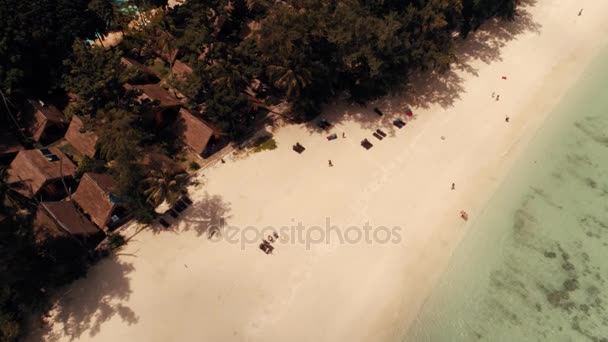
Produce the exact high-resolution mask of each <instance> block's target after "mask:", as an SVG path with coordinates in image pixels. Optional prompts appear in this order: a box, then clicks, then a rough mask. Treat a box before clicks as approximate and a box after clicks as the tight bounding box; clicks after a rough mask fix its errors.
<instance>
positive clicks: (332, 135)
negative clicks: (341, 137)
mask: <svg viewBox="0 0 608 342" xmlns="http://www.w3.org/2000/svg"><path fill="white" fill-rule="evenodd" d="M335 139H338V135H337V134H336V133H333V134H330V135H328V136H327V140H329V141H331V140H335Z"/></svg>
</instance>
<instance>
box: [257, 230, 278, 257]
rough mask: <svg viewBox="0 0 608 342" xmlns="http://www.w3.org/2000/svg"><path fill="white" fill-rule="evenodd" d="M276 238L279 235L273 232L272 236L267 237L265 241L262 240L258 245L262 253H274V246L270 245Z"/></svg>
mask: <svg viewBox="0 0 608 342" xmlns="http://www.w3.org/2000/svg"><path fill="white" fill-rule="evenodd" d="M278 238H279V234H278V233H277V232H274V233H272V235H268V238H267V239H264V240H262V243H260V246H259V247H260V249H261V250H262V252H264V253H266V254H272V251H274V246H273V245H272V243H274V242H275V241H276V240H277V239H278Z"/></svg>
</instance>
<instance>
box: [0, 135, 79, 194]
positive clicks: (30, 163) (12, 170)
mask: <svg viewBox="0 0 608 342" xmlns="http://www.w3.org/2000/svg"><path fill="white" fill-rule="evenodd" d="M48 150H49V152H50V153H52V154H53V155H55V156H56V157H57V160H49V158H47V157H46V156H45V155H44V154H43V153H42V151H41V150H24V151H20V152H19V153H18V154H17V156H16V157H15V159H14V160H13V162H12V163H11V164H10V165H9V168H8V179H7V181H8V183H9V184H12V183H18V182H21V184H22V185H23V186H22V187H21V188H19V189H18V191H20V192H21V193H22V194H23V195H25V196H28V197H30V196H31V195H32V192H33V194H34V195H36V194H38V192H39V191H40V190H41V189H42V188H43V187H44V186H45V185H46V184H47V183H48V182H50V181H55V180H59V179H61V175H62V174H63V175H64V176H66V177H72V176H73V175H74V172H76V165H74V163H72V161H70V160H69V159H68V158H67V157H66V156H65V155H64V154H63V153H62V152H61V151H60V150H59V149H58V148H56V147H51V148H49V149H48ZM30 190H31V192H30Z"/></svg>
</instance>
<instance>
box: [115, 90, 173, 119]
mask: <svg viewBox="0 0 608 342" xmlns="http://www.w3.org/2000/svg"><path fill="white" fill-rule="evenodd" d="M124 87H125V89H127V90H134V91H137V92H138V97H137V101H139V102H140V103H145V102H147V101H149V102H151V103H153V104H155V105H156V107H157V110H156V111H155V112H153V113H152V117H149V118H145V119H146V120H147V121H151V120H154V122H155V123H156V125H157V126H159V127H160V126H164V125H166V124H167V122H168V121H170V120H169V119H167V116H171V115H170V114H173V115H175V114H176V113H177V111H178V109H179V107H180V105H181V102H180V101H179V100H178V99H177V98H175V97H174V96H173V95H171V94H170V93H169V92H168V91H166V90H165V89H164V88H163V87H161V86H160V84H158V83H155V84H143V85H133V84H125V85H124ZM173 117H175V116H173Z"/></svg>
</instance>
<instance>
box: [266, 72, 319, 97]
mask: <svg viewBox="0 0 608 342" xmlns="http://www.w3.org/2000/svg"><path fill="white" fill-rule="evenodd" d="M268 76H269V77H270V79H271V80H272V82H273V84H274V86H275V87H277V88H279V89H284V90H285V91H286V92H287V96H293V95H296V96H297V95H300V93H301V92H302V90H304V88H306V87H307V86H309V85H310V84H311V83H312V74H311V73H310V71H308V70H307V69H304V68H299V70H293V69H290V68H286V67H282V66H278V65H271V66H269V67H268Z"/></svg>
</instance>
